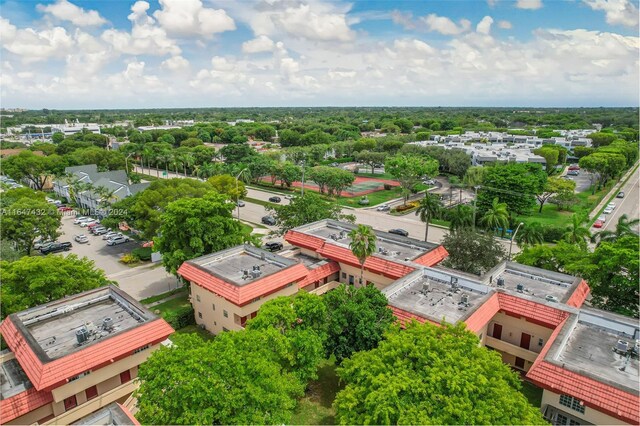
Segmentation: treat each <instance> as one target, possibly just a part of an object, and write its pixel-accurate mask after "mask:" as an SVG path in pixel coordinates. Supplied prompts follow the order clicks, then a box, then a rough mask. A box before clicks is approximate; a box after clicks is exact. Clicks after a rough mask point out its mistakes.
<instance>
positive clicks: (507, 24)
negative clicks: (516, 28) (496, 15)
mask: <svg viewBox="0 0 640 426" xmlns="http://www.w3.org/2000/svg"><path fill="white" fill-rule="evenodd" d="M498 28H502V29H503V30H510V29H511V28H513V26H512V25H511V22H509V21H504V20H502V21H498Z"/></svg>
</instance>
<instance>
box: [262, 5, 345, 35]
mask: <svg viewBox="0 0 640 426" xmlns="http://www.w3.org/2000/svg"><path fill="white" fill-rule="evenodd" d="M274 19H275V22H277V23H278V25H279V26H280V27H282V28H284V30H285V31H286V32H288V33H289V34H291V35H295V36H298V37H303V38H306V39H309V40H319V41H330V40H338V41H349V40H351V39H353V37H354V33H353V31H351V29H350V28H349V25H347V21H346V19H345V15H344V14H336V13H318V12H315V11H314V10H313V9H312V8H311V6H310V5H308V4H301V5H299V6H298V7H288V8H287V9H286V10H285V11H284V13H282V14H279V15H276V16H275V17H274Z"/></svg>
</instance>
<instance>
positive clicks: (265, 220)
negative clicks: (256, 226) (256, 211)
mask: <svg viewBox="0 0 640 426" xmlns="http://www.w3.org/2000/svg"><path fill="white" fill-rule="evenodd" d="M262 223H264V224H265V225H271V226H273V225H275V224H276V220H275V219H274V218H273V217H272V216H264V217H263V218H262Z"/></svg>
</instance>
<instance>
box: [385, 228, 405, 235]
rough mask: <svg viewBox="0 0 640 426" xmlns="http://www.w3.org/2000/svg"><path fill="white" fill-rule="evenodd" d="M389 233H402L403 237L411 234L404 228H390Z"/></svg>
mask: <svg viewBox="0 0 640 426" xmlns="http://www.w3.org/2000/svg"><path fill="white" fill-rule="evenodd" d="M389 233H390V234H396V235H402V236H403V237H408V236H409V232H407V231H405V230H404V229H400V228H398V229H389Z"/></svg>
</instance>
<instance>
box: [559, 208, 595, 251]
mask: <svg viewBox="0 0 640 426" xmlns="http://www.w3.org/2000/svg"><path fill="white" fill-rule="evenodd" d="M584 222H585V218H584V216H578V215H577V214H574V215H572V216H571V224H570V225H569V226H567V229H566V232H565V234H564V235H563V236H562V238H563V239H564V240H565V241H566V242H568V243H571V244H580V245H582V244H584V243H585V241H586V240H588V239H590V238H591V232H589V229H588V228H587V227H586V226H584Z"/></svg>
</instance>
